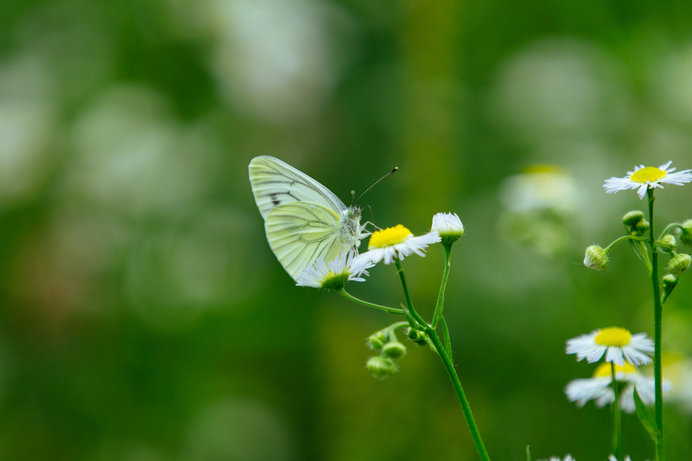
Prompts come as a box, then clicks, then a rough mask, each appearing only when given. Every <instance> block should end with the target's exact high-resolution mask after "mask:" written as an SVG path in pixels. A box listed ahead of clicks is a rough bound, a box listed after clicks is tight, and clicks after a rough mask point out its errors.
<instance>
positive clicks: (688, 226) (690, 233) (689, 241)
mask: <svg viewBox="0 0 692 461" xmlns="http://www.w3.org/2000/svg"><path fill="white" fill-rule="evenodd" d="M680 231H681V232H680V241H681V242H682V243H683V244H685V245H688V246H692V219H688V220H687V221H685V222H684V223H682V226H680Z"/></svg>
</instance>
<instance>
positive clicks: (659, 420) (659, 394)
mask: <svg viewBox="0 0 692 461" xmlns="http://www.w3.org/2000/svg"><path fill="white" fill-rule="evenodd" d="M647 195H648V198H649V225H650V227H649V246H650V247H651V287H652V289H653V295H654V381H655V394H656V425H657V426H658V430H659V431H660V434H661V436H660V437H659V438H658V440H657V441H656V460H657V461H663V460H664V459H665V456H664V450H663V438H664V437H663V380H662V376H661V375H662V373H661V330H662V325H661V324H662V313H663V306H662V305H661V286H660V284H659V281H658V249H657V248H656V244H655V239H654V200H655V198H654V191H653V189H648V190H647Z"/></svg>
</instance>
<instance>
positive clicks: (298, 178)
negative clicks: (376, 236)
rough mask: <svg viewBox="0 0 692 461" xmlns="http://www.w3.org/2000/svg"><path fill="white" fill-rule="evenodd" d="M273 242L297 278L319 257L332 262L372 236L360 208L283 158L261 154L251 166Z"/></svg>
mask: <svg viewBox="0 0 692 461" xmlns="http://www.w3.org/2000/svg"><path fill="white" fill-rule="evenodd" d="M248 170H249V173H250V185H251V186H252V193H253V194H254V195H255V202H256V203H257V208H259V211H260V213H261V214H262V218H264V229H265V231H266V233H267V241H268V242H269V246H270V247H271V249H272V251H273V252H274V254H275V255H276V258H277V259H278V260H279V262H280V263H281V265H282V266H283V268H284V269H285V270H286V272H288V274H289V275H290V276H291V277H293V280H297V278H298V276H299V275H300V274H301V273H302V272H303V271H304V270H305V269H306V268H308V267H310V266H312V265H313V264H314V263H315V262H316V261H317V260H318V259H319V258H322V259H323V260H324V261H331V260H333V259H334V258H336V257H337V256H338V255H340V254H341V253H343V252H344V251H347V250H350V249H352V248H354V247H356V249H357V247H358V244H359V243H360V240H361V239H362V238H363V237H365V236H366V235H368V234H367V233H364V232H363V228H362V227H361V225H360V208H358V207H355V206H350V207H347V206H346V205H344V202H342V201H341V200H339V197H337V196H336V195H334V193H333V192H332V191H330V190H329V189H327V188H326V187H324V186H323V185H322V184H320V183H319V182H317V181H315V180H314V179H312V178H311V177H310V176H308V175H306V174H305V173H303V172H302V171H299V170H297V169H295V168H293V167H292V166H291V165H289V164H287V163H285V162H282V161H281V160H279V159H278V158H274V157H270V156H267V155H261V156H259V157H255V158H253V159H252V160H251V161H250V165H248Z"/></svg>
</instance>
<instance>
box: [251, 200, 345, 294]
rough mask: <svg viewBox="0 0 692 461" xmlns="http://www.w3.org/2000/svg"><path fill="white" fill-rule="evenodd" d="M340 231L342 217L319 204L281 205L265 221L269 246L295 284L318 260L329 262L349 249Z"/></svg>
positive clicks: (272, 210)
mask: <svg viewBox="0 0 692 461" xmlns="http://www.w3.org/2000/svg"><path fill="white" fill-rule="evenodd" d="M340 228H341V220H340V218H339V215H338V214H336V213H335V212H334V211H333V210H332V209H330V208H328V207H326V206H323V205H320V204H317V203H307V202H291V203H285V204H281V205H277V206H275V207H274V208H272V209H271V211H269V213H268V214H267V218H266V220H265V230H266V233H267V240H268V241H269V246H270V247H271V249H272V251H273V252H274V254H275V255H276V258H277V259H278V260H279V262H280V263H281V265H282V266H283V267H284V269H285V270H286V272H288V274H289V275H290V276H291V277H293V279H294V280H296V279H297V277H298V276H299V275H300V274H301V273H302V272H303V270H305V268H306V267H308V266H309V265H311V264H313V263H314V262H315V261H316V260H317V259H318V258H324V259H325V260H327V261H329V260H331V259H333V258H334V257H336V256H337V255H338V254H339V253H341V252H342V251H344V250H345V249H347V247H348V246H349V243H348V242H346V241H344V240H343V239H342V238H341V237H340V233H339V229H340Z"/></svg>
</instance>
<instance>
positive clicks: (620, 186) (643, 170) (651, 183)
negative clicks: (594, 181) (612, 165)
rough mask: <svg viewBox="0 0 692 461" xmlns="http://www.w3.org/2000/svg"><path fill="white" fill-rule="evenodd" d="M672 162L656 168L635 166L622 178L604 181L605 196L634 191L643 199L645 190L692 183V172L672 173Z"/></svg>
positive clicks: (673, 169)
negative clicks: (623, 191) (629, 190)
mask: <svg viewBox="0 0 692 461" xmlns="http://www.w3.org/2000/svg"><path fill="white" fill-rule="evenodd" d="M671 163H673V162H672V161H669V162H668V163H664V164H663V165H661V166H659V167H658V168H656V167H654V166H644V165H639V166H635V167H634V170H633V171H628V172H627V176H625V177H624V178H616V177H612V178H609V179H606V181H605V184H603V188H604V189H605V191H606V193H607V194H614V193H615V192H620V191H621V190H628V189H636V190H637V194H639V198H644V196H645V195H646V191H647V189H655V188H657V187H659V188H661V189H663V186H662V185H661V184H674V185H676V186H682V185H683V184H685V183H688V182H690V181H692V170H683V171H678V172H676V173H674V171H675V168H670V165H671Z"/></svg>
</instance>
